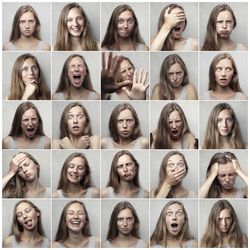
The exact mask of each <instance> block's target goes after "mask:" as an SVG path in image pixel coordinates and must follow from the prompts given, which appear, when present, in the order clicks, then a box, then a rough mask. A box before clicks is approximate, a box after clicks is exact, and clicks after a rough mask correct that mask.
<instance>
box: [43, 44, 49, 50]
mask: <svg viewBox="0 0 250 250" xmlns="http://www.w3.org/2000/svg"><path fill="white" fill-rule="evenodd" d="M43 50H44V51H50V50H51V46H50V45H49V44H48V43H47V42H44V47H43Z"/></svg>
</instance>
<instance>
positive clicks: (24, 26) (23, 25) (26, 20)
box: [19, 11, 36, 37]
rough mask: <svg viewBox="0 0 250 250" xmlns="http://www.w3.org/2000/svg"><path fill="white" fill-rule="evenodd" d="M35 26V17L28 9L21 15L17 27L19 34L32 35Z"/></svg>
mask: <svg viewBox="0 0 250 250" xmlns="http://www.w3.org/2000/svg"><path fill="white" fill-rule="evenodd" d="M35 28H36V19H35V17H34V15H33V13H32V12H30V11H28V12H25V13H23V14H22V15H21V17H20V21H19V29H20V33H21V36H24V37H32V36H33V33H34V31H35Z"/></svg>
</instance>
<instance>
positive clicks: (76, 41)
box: [70, 36, 81, 50]
mask: <svg viewBox="0 0 250 250" xmlns="http://www.w3.org/2000/svg"><path fill="white" fill-rule="evenodd" d="M70 41H71V45H72V49H73V50H74V49H77V48H79V47H81V42H80V41H81V39H80V37H75V36H71V37H70Z"/></svg>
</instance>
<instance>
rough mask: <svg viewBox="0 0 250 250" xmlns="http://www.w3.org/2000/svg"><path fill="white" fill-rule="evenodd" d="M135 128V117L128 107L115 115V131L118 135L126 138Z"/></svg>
mask: <svg viewBox="0 0 250 250" xmlns="http://www.w3.org/2000/svg"><path fill="white" fill-rule="evenodd" d="M134 129H135V119H134V116H133V114H132V112H131V110H129V109H125V110H122V111H121V112H120V113H119V115H118V117H117V132H118V135H119V137H121V138H124V139H128V138H130V137H131V135H132V134H133V132H134Z"/></svg>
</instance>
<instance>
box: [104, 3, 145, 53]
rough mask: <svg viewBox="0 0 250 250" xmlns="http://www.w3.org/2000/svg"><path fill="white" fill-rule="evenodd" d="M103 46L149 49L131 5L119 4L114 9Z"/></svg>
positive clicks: (112, 48) (136, 49)
mask: <svg viewBox="0 0 250 250" xmlns="http://www.w3.org/2000/svg"><path fill="white" fill-rule="evenodd" d="M101 47H102V49H103V50H135V51H146V50H148V47H147V46H146V45H145V43H144V41H143V39H142V37H141V34H140V31H139V24H138V20H137V17H136V15H135V12H134V10H133V9H132V8H131V7H130V6H129V5H127V4H123V5H118V6H117V7H116V8H115V9H114V11H113V13H112V15H111V17H110V20H109V24H108V27H107V31H106V34H105V36H104V38H103V41H102V45H101Z"/></svg>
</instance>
